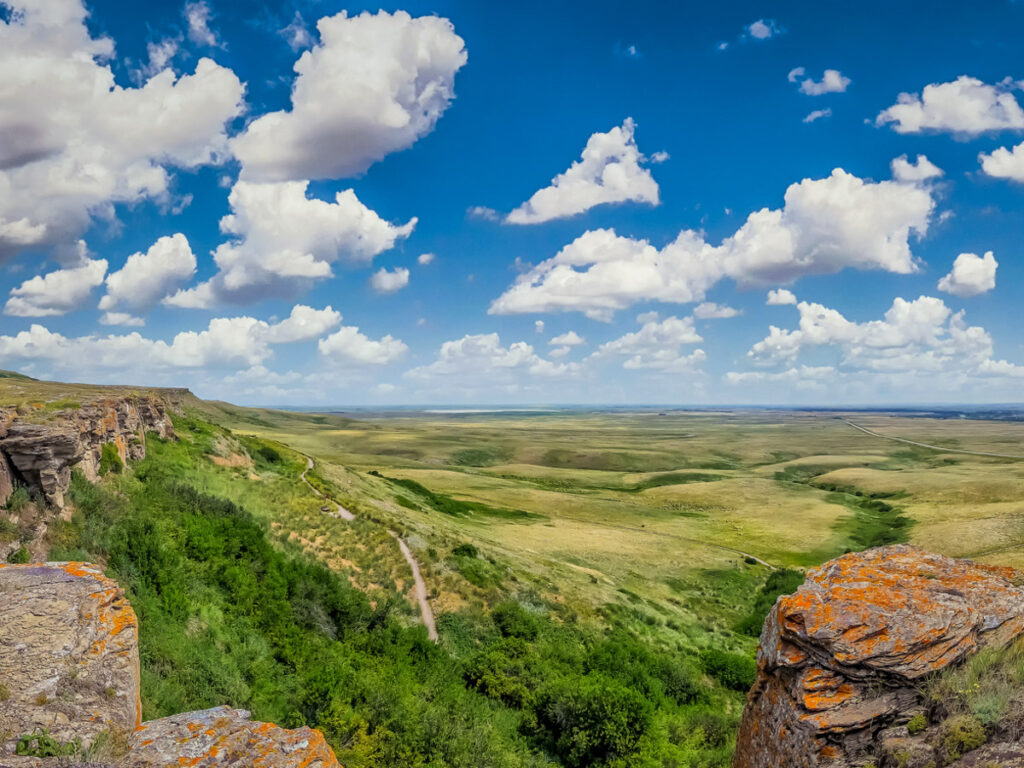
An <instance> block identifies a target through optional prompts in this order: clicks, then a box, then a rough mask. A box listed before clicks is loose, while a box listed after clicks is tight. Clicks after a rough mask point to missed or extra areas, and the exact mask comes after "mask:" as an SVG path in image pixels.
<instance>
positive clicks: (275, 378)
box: [0, 0, 1024, 405]
mask: <svg viewBox="0 0 1024 768" xmlns="http://www.w3.org/2000/svg"><path fill="white" fill-rule="evenodd" d="M893 5H894V4H892V3H860V4H855V5H840V4H834V3H819V4H807V3H755V2H752V3H739V2H738V3H729V4H717V5H714V4H708V5H702V6H696V5H694V6H693V7H685V6H684V4H668V3H630V4H622V3H610V2H604V3H593V2H589V3H530V2H525V3H516V4H498V3H471V2H435V3H420V2H410V3H402V4H400V5H386V6H383V7H378V6H376V5H374V6H362V5H352V4H342V3H333V2H298V3H282V4H273V3H272V4H263V3H255V2H232V3H227V2H222V3H218V2H216V0H206V1H205V2H188V3H180V2H174V3H172V2H152V3H125V2H114V1H113V0H103V1H102V2H91V3H87V4H86V5H85V6H83V5H81V3H80V2H78V0H31V1H26V0H19V2H15V3H8V4H5V5H0V8H3V12H2V13H0V19H2V21H0V83H3V84H4V85H2V86H0V291H2V296H3V302H4V314H3V315H2V316H0V367H7V368H14V369H18V370H22V371H25V372H28V373H31V374H33V375H36V376H40V377H44V378H55V379H75V380H87V381H96V382H119V383H120V382H129V381H130V382H134V383H139V384H166V385H176V386H188V387H191V388H192V389H193V390H194V391H196V392H197V393H198V394H200V395H201V396H205V397H218V398H224V399H228V400H233V401H235V402H240V403H261V404H296V405H299V404H303V405H313V404H334V405H339V404H353V405H354V404H389V403H766V404H776V405H779V404H791V403H792V404H804V405H806V404H844V403H845V404H885V403H911V402H1007V401H1019V400H1020V397H1019V394H1018V392H1019V384H1020V382H1021V381H1022V379H1024V347H1022V342H1024V338H1022V334H1021V330H1020V324H1019V322H1018V321H1017V311H1016V308H1017V303H1018V294H1019V289H1018V286H1019V285H1020V282H1021V279H1022V275H1021V266H1020V260H1019V258H1018V254H1017V251H1018V249H1019V242H1020V236H1019V233H1020V231H1021V224H1022V211H1021V206H1020V202H1021V194H1022V189H1024V188H1022V186H1021V184H1022V182H1024V145H1022V142H1024V110H1022V108H1021V106H1020V104H1021V98H1022V97H1024V94H1022V92H1021V90H1022V80H1024V64H1022V61H1021V57H1020V54H1019V44H1018V41H1019V39H1020V34H1021V31H1022V25H1024V7H1022V6H1021V4H1019V3H1017V4H1014V3H1012V2H1008V1H1006V2H987V3H974V4H969V5H968V4H963V3H934V2H932V3H923V2H922V3H900V4H896V6H897V7H895V8H894V7H893ZM901 94H903V95H901ZM812 118H813V119H812ZM1018 145H1021V148H1020V149H1019V151H1016V152H1015V151H1014V148H1015V147H1017V146H1018ZM585 147H587V151H586V153H585V155H584V156H583V158H582V160H581V153H584V148H585ZM900 158H902V159H900ZM837 169H838V170H837ZM989 252H991V254H992V255H991V256H988V255H987V254H988V253H989ZM425 254H432V257H429V256H424V255H425ZM406 270H407V272H406Z"/></svg>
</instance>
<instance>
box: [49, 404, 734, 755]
mask: <svg viewBox="0 0 1024 768" xmlns="http://www.w3.org/2000/svg"><path fill="white" fill-rule="evenodd" d="M178 429H179V432H180V433H181V434H182V435H183V437H184V439H183V440H182V441H180V442H178V443H169V442H161V441H159V440H157V439H155V438H151V440H150V451H149V456H148V458H147V459H146V460H144V461H142V462H139V463H137V464H136V465H135V466H134V471H132V472H118V471H116V469H114V466H113V464H111V467H110V469H111V471H109V472H107V473H106V474H105V475H104V477H103V479H102V481H101V482H100V483H99V484H98V485H91V484H90V483H88V482H87V481H85V480H84V479H83V478H82V477H75V479H74V481H73V484H72V490H71V494H70V496H71V499H72V501H73V503H74V506H75V509H76V513H75V515H74V517H73V518H72V520H71V521H70V522H68V523H63V524H60V525H58V526H57V527H56V529H55V531H54V534H53V542H52V544H53V546H52V549H51V552H50V557H51V559H81V560H91V561H98V562H101V563H104V564H105V566H106V568H107V570H108V573H109V574H110V575H111V576H112V577H114V578H116V579H118V580H119V581H120V583H121V584H122V585H123V586H124V587H125V589H126V590H127V591H128V594H129V596H130V599H131V601H132V604H133V606H134V607H135V610H136V612H137V613H138V616H139V620H140V626H141V637H140V649H141V657H142V672H143V705H144V715H145V717H147V718H153V717H161V716H164V715H168V714H171V713H175V712H181V711H187V710H191V709H199V708H204V707H208V706H213V705H216V704H223V703H228V704H231V705H233V706H237V707H244V708H247V709H250V710H251V711H252V712H253V716H254V717H255V718H258V719H262V720H272V721H274V722H277V723H280V724H282V725H285V726H297V725H301V724H309V725H312V726H315V727H318V728H320V729H322V730H323V731H324V733H325V735H326V736H327V738H328V740H329V741H330V743H331V744H332V745H333V747H334V748H335V750H336V751H337V753H338V757H339V759H340V760H341V762H342V763H343V764H344V765H346V766H348V768H362V767H366V768H369V767H370V766H403V768H405V767H406V766H412V767H415V766H422V768H428V766H429V768H462V767H465V768H469V767H470V766H472V767H473V768H480V767H486V766H494V767H495V768H498V767H501V768H504V767H505V766H508V768H516V767H520V766H522V767H524V768H525V767H527V766H543V765H553V766H557V765H563V766H570V767H571V768H583V767H584V766H619V767H621V768H625V767H626V766H629V767H630V768H632V767H633V766H647V767H649V768H655V767H658V766H662V767H664V768H671V767H674V766H723V765H726V764H727V763H728V759H729V755H730V752H731V742H732V734H733V732H734V730H735V727H736V720H737V718H738V714H739V709H740V706H741V704H742V697H741V695H740V694H739V693H737V691H740V690H742V689H744V688H745V686H746V685H748V684H749V681H750V675H751V674H752V665H753V661H752V659H751V658H749V657H748V656H746V655H744V654H738V653H729V652H724V651H708V652H706V653H704V654H701V655H699V656H693V655H686V654H684V653H683V652H681V651H679V650H678V649H675V648H671V647H667V646H666V645H664V643H660V644H658V643H654V642H651V641H649V640H647V639H645V638H644V637H643V636H642V633H639V632H636V631H634V630H633V628H632V627H631V625H630V624H629V623H628V622H626V621H623V622H621V623H618V624H617V623H616V622H615V621H612V622H611V623H610V625H605V626H597V625H593V624H586V623H584V622H581V621H578V620H577V617H576V616H575V615H574V614H573V612H572V610H571V609H569V608H566V607H565V606H560V605H554V604H547V603H544V602H543V601H538V600H530V601H517V599H515V598H516V595H509V596H508V599H506V600H505V601H504V602H501V603H500V604H498V605H497V606H496V607H494V608H493V610H491V611H486V612H485V611H479V610H467V611H464V612H459V613H449V614H445V615H442V616H441V617H440V621H439V629H440V631H441V635H442V643H441V644H440V645H439V646H435V645H434V644H432V643H430V642H429V641H428V640H427V636H426V633H425V631H424V629H423V628H422V627H420V626H419V625H418V624H414V623H411V622H410V620H409V609H408V607H407V606H406V605H405V603H404V601H403V600H402V599H401V598H400V597H398V596H397V595H396V596H395V597H393V598H392V599H387V600H377V601H376V603H375V604H374V603H371V601H370V600H369V599H368V598H367V596H366V595H365V594H364V593H363V592H361V591H359V590H358V589H356V588H354V587H353V586H351V585H350V583H349V581H348V580H347V579H346V578H345V576H344V575H343V574H339V573H337V572H335V571H332V570H331V569H329V568H327V567H326V566H325V565H323V564H321V563H320V562H318V561H316V560H314V559H312V558H311V557H310V556H309V555H308V554H307V553H305V552H304V551H302V550H301V549H299V547H298V545H296V544H290V543H288V541H287V540H286V539H285V540H282V539H281V537H275V536H273V535H271V531H270V530H269V527H268V525H267V524H266V522H265V521H262V520H260V519H258V518H256V517H254V516H253V515H252V514H250V513H249V512H248V511H246V509H244V508H242V507H241V506H239V505H238V504H236V503H235V502H233V501H230V500H228V499H226V498H223V497H222V496H219V495H216V494H213V493H210V492H209V489H210V483H209V481H208V480H207V481H204V485H203V486H202V487H203V488H205V489H206V492H204V491H201V490H197V488H196V487H195V483H194V482H193V479H194V478H195V477H196V473H197V472H198V467H200V466H202V467H203V468H204V470H203V471H208V470H209V462H208V461H207V459H206V454H207V452H209V451H210V450H211V448H212V446H213V445H214V443H215V442H216V441H217V440H222V439H223V435H222V434H220V433H219V432H218V431H217V429H216V428H211V427H209V425H204V424H202V423H199V422H194V421H184V420H183V421H182V423H181V424H180V425H178ZM238 445H244V449H245V451H246V452H247V454H248V457H249V458H250V459H251V461H252V467H251V468H248V469H246V470H245V471H255V472H259V473H261V474H265V473H275V472H277V473H280V474H281V475H282V477H291V476H292V474H294V472H293V469H294V468H290V465H288V461H287V460H286V458H285V457H284V456H282V453H281V452H279V451H278V450H277V449H275V448H274V447H271V446H269V445H266V444H262V443H260V442H259V441H257V440H254V439H246V440H244V441H242V442H240V443H238ZM472 458H474V460H475V458H477V457H472ZM286 465H288V466H286ZM223 471H224V472H228V471H230V470H227V469H225V470H223ZM289 473H292V474H289ZM295 484H296V488H298V489H299V490H297V491H296V493H302V492H303V491H302V490H301V486H300V485H299V484H298V482H297V480H296V483H295ZM405 490H406V491H407V492H409V493H410V494H412V495H414V496H416V498H417V499H418V501H419V502H420V503H430V504H438V505H442V503H443V502H441V501H438V499H439V497H438V496H437V495H436V494H431V495H427V494H429V491H426V489H423V490H422V491H421V490H420V489H418V488H406V489H405ZM282 498H284V499H285V503H286V502H287V499H286V498H285V497H282ZM439 511H440V510H439ZM445 511H447V510H445ZM471 513H476V514H480V510H471ZM455 549H456V550H458V551H453V552H451V554H450V556H451V558H453V559H454V560H457V561H461V560H465V561H466V562H467V563H469V562H470V561H473V560H475V559H476V555H477V553H476V552H475V551H472V548H471V545H465V546H464V547H463V548H462V549H459V548H457V547H456V548H455ZM481 562H483V561H482V560H481Z"/></svg>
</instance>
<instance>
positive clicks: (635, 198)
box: [505, 118, 667, 224]
mask: <svg viewBox="0 0 1024 768" xmlns="http://www.w3.org/2000/svg"><path fill="white" fill-rule="evenodd" d="M635 129H636V125H635V123H634V122H633V120H632V118H626V120H625V122H623V124H622V125H621V126H617V127H615V128H612V129H611V130H610V131H608V132H607V133H595V134H593V135H592V136H591V137H590V139H589V140H588V141H587V146H586V147H585V148H584V150H583V155H582V156H581V157H580V159H579V160H577V161H576V162H574V163H573V164H572V165H571V166H570V167H569V169H568V170H567V171H565V172H564V173H561V174H559V175H558V176H556V177H555V178H554V179H552V180H551V185H550V186H548V187H544V188H543V189H540V190H538V191H536V192H534V193H533V195H532V196H531V197H530V199H529V200H527V201H526V202H525V203H523V204H522V205H520V206H519V207H518V208H516V209H515V210H514V211H512V212H511V213H509V214H508V216H506V217H505V221H506V222H507V223H509V224H540V223H541V222H545V221H551V220H552V219H562V218H567V217H569V216H575V215H577V214H579V213H583V212H584V211H587V210H589V209H591V208H593V207H594V206H596V205H603V204H607V203H624V202H637V203H648V204H650V205H657V204H658V202H659V197H658V184H657V182H656V181H655V180H654V177H653V176H651V172H650V170H649V169H647V168H644V167H642V164H643V163H644V162H645V161H646V158H645V157H644V155H643V154H641V152H640V150H639V148H638V147H637V145H636V139H635V138H634V132H635ZM666 159H667V158H666Z"/></svg>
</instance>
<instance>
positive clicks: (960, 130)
mask: <svg viewBox="0 0 1024 768" xmlns="http://www.w3.org/2000/svg"><path fill="white" fill-rule="evenodd" d="M1018 87H1019V85H1018V84H1017V83H1014V82H1013V81H1010V80H1004V81H1003V82H1001V83H996V84H995V85H989V84H987V83H984V82H982V81H981V80H978V79H977V78H974V77H968V76H967V75H961V76H960V77H958V78H957V79H956V80H953V81H952V82H949V83H932V84H930V85H926V86H925V87H924V90H923V91H922V92H921V94H920V95H918V94H916V93H901V94H900V95H899V97H898V98H897V100H896V104H894V105H893V106H891V107H889V108H888V109H884V110H882V112H880V113H879V115H878V117H877V118H876V119H875V124H876V125H888V124H891V125H892V129H893V130H894V131H896V132H897V133H922V132H925V131H935V132H946V133H953V134H959V135H963V136H977V135H978V134H982V133H987V132H989V131H1004V130H1015V131H1019V130H1024V110H1022V109H1021V107H1020V104H1018V103H1017V99H1016V98H1015V97H1014V95H1013V91H1014V90H1015V89H1017V88H1018Z"/></svg>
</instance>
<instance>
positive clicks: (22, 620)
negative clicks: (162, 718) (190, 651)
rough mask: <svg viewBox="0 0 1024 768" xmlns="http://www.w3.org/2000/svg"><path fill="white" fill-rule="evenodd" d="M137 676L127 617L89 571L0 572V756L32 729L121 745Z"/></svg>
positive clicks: (123, 604) (126, 609)
mask: <svg viewBox="0 0 1024 768" xmlns="http://www.w3.org/2000/svg"><path fill="white" fill-rule="evenodd" d="M138 667H139V652H138V625H137V623H136V619H135V612H134V611H132V608H131V606H130V605H129V604H128V601H127V600H126V599H125V596H124V592H123V591H122V590H121V588H120V587H119V586H118V585H117V584H116V583H115V582H113V581H111V580H110V579H108V578H106V577H105V576H104V575H103V573H102V571H100V569H99V568H97V567H96V566H92V565H87V564H82V563H49V564H46V565H0V686H2V689H0V734H2V736H3V740H2V743H0V755H11V754H13V753H14V750H15V746H16V742H17V739H18V737H20V736H22V735H25V734H31V733H33V732H34V731H36V730H37V729H45V730H48V731H49V734H50V735H51V736H52V737H53V738H54V739H56V740H57V741H58V742H62V743H67V742H73V741H78V742H79V743H80V744H81V745H82V746H83V747H86V746H88V745H90V744H92V743H93V741H94V740H95V739H96V738H97V737H98V736H99V735H100V734H104V733H105V734H107V735H106V736H105V737H104V738H106V739H114V740H118V739H119V740H120V741H122V742H124V741H126V739H127V737H128V735H130V734H131V733H132V731H133V730H134V729H135V727H136V726H137V724H138V722H139V719H140V716H141V708H140V705H139V672H138ZM3 764H4V760H3V758H2V757H0V765H3Z"/></svg>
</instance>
